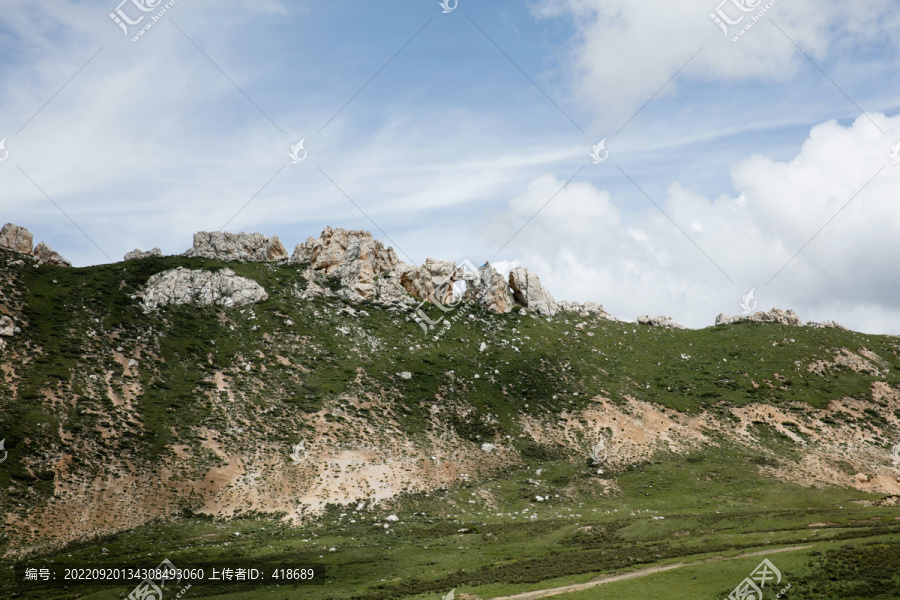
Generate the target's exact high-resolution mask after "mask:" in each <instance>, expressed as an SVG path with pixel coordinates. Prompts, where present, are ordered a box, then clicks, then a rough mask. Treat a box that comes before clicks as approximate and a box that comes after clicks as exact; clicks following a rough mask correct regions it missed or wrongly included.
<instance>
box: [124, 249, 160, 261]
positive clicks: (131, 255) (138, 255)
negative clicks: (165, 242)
mask: <svg viewBox="0 0 900 600" xmlns="http://www.w3.org/2000/svg"><path fill="white" fill-rule="evenodd" d="M151 256H162V250H160V249H159V248H154V249H153V250H148V251H146V252H144V251H143V250H140V249H138V248H135V249H134V250H132V251H131V252H128V253H127V254H125V260H141V259H144V258H150V257H151Z"/></svg>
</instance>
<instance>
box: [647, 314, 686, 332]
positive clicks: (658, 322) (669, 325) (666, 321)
mask: <svg viewBox="0 0 900 600" xmlns="http://www.w3.org/2000/svg"><path fill="white" fill-rule="evenodd" d="M637 324H638V325H649V326H650V327H664V328H666V329H684V326H683V325H679V324H678V323H676V322H675V320H674V319H672V317H669V316H666V315H662V316H659V317H651V316H649V315H641V316H640V317H638V318H637Z"/></svg>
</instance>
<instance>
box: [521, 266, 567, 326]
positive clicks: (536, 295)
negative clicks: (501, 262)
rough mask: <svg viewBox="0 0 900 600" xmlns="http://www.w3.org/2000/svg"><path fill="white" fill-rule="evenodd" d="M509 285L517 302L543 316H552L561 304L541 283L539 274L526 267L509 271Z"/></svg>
mask: <svg viewBox="0 0 900 600" xmlns="http://www.w3.org/2000/svg"><path fill="white" fill-rule="evenodd" d="M509 287H510V288H512V293H513V297H514V298H515V299H516V302H518V303H519V304H521V305H522V306H524V307H525V308H527V309H528V310H531V311H534V312H535V313H537V314H539V315H541V316H542V317H552V316H553V315H555V314H556V313H557V311H558V310H559V305H558V304H557V302H556V300H555V299H554V298H553V296H552V295H551V294H550V292H549V291H547V290H546V289H544V286H542V285H541V280H540V279H538V276H537V275H535V274H534V273H532V272H531V271H529V270H528V269H526V268H524V267H517V268H515V269H513V270H512V271H510V273H509Z"/></svg>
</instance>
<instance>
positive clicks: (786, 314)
mask: <svg viewBox="0 0 900 600" xmlns="http://www.w3.org/2000/svg"><path fill="white" fill-rule="evenodd" d="M744 322H748V323H781V324H782V325H793V326H800V325H803V321H801V320H800V317H798V316H797V313H796V312H794V311H793V310H787V311H784V310H781V309H780V308H773V309H772V310H769V311H758V312H755V313H753V314H752V315H725V314H720V315H719V316H717V317H716V325H731V324H732V323H744Z"/></svg>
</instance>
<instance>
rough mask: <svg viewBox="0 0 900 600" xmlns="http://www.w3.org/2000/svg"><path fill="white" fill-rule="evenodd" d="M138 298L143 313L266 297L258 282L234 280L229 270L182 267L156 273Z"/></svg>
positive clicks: (226, 304) (227, 304) (242, 302)
mask: <svg viewBox="0 0 900 600" xmlns="http://www.w3.org/2000/svg"><path fill="white" fill-rule="evenodd" d="M138 296H139V297H141V299H142V301H141V306H142V307H143V309H144V312H150V311H152V310H156V309H157V308H161V307H163V306H167V305H169V304H191V305H194V306H211V305H216V306H223V307H226V308H231V307H234V306H244V305H247V304H253V303H255V302H262V301H263V300H267V299H268V297H269V295H268V294H267V293H266V290H264V289H263V287H262V286H261V285H259V283H257V282H256V281H254V280H252V279H247V278H246V277H238V276H237V275H235V274H234V271H232V270H231V269H222V270H221V271H216V272H212V271H202V270H190V269H185V268H184V267H178V268H177V269H170V270H168V271H163V272H162V273H157V274H156V275H154V276H153V277H151V278H150V279H149V280H148V281H147V285H146V286H144V289H143V290H142V291H141V292H139V293H138Z"/></svg>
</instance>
